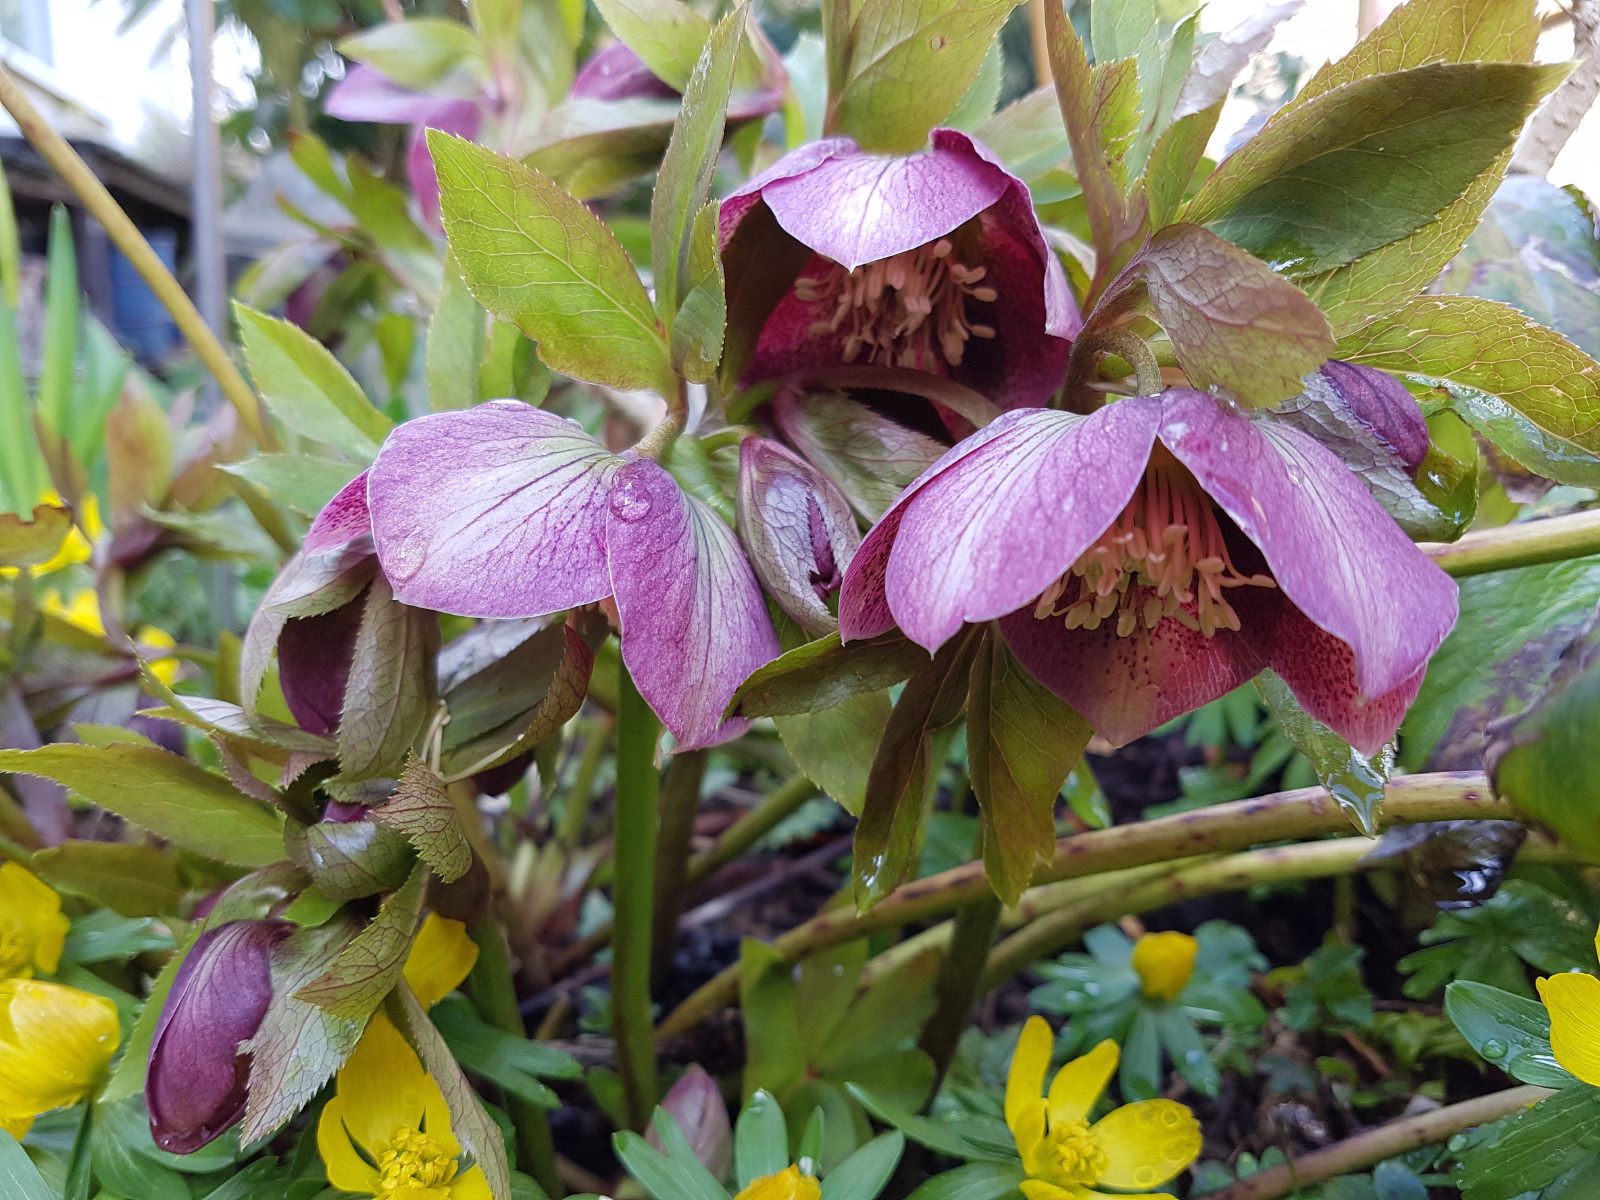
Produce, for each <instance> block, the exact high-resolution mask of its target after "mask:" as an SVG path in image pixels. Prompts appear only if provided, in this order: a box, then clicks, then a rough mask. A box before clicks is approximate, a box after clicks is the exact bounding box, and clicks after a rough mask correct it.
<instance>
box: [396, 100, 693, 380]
mask: <svg viewBox="0 0 1600 1200" xmlns="http://www.w3.org/2000/svg"><path fill="white" fill-rule="evenodd" d="M428 148H429V149H430V150H431V151H432V153H433V161H434V165H435V167H436V168H437V170H438V173H439V191H440V205H441V210H442V212H443V215H444V226H445V232H446V234H447V235H448V237H449V240H450V250H451V253H452V254H454V255H455V258H456V262H457V263H458V264H459V265H460V267H461V271H462V274H463V276H464V278H465V279H466V282H467V287H468V288H469V289H470V290H471V291H472V294H473V295H474V296H476V297H477V299H478V302H479V303H480V304H482V305H483V306H484V307H485V308H486V309H488V310H489V311H490V312H491V313H493V314H494V315H495V316H497V317H500V318H501V319H502V320H505V321H509V322H510V323H511V324H513V325H515V326H516V327H517V328H518V329H520V330H522V332H523V333H525V334H527V336H528V337H530V338H532V339H533V340H534V341H536V342H538V343H539V353H540V357H541V358H542V359H543V360H544V361H545V363H547V364H548V365H549V366H550V368H551V369H552V370H556V371H561V372H563V373H564V374H568V375H571V376H573V377H574V378H577V379H585V380H588V381H589V382H591V383H602V384H608V385H610V386H612V387H623V388H650V389H652V390H655V391H657V392H661V393H663V394H665V393H667V392H668V391H669V390H670V387H671V381H672V372H671V367H670V363H669V361H668V357H667V346H666V342H665V340H664V339H663V337H662V334H661V328H660V326H659V325H658V324H657V322H656V317H655V312H654V310H653V309H652V308H651V305H650V297H649V294H648V293H646V291H645V290H644V285H643V284H642V283H640V282H639V276H638V275H637V273H635V271H634V269H633V264H632V263H630V262H629V261H628V256H627V254H626V252H625V251H624V250H623V249H622V247H621V245H619V244H618V242H617V239H616V238H615V237H614V236H613V235H612V233H611V231H610V230H609V229H608V228H606V226H605V224H604V223H603V222H602V221H601V220H600V219H599V218H598V217H596V216H595V215H594V214H593V213H591V212H590V211H589V210H588V209H586V208H585V207H584V206H583V205H582V204H580V203H579V202H578V201H577V200H575V199H573V197H572V196H571V195H569V194H568V193H567V192H565V191H563V190H562V189H561V188H560V187H559V186H557V185H556V184H555V183H554V182H552V181H551V180H550V179H549V178H548V177H546V176H544V175H541V174H540V173H539V172H538V171H536V170H534V169H532V168H531V167H525V166H523V165H522V164H521V163H519V162H517V161H515V160H514V159H509V158H501V157H500V156H499V155H496V154H492V153H490V152H489V151H487V150H484V149H482V148H481V147H478V146H475V145H473V144H472V143H471V142H468V141H464V140H463V139H461V138H455V137H450V136H448V135H447V134H443V133H439V132H437V131H430V133H429V135H428Z"/></svg>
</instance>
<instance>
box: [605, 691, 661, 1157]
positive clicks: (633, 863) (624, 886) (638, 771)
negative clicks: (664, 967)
mask: <svg viewBox="0 0 1600 1200" xmlns="http://www.w3.org/2000/svg"><path fill="white" fill-rule="evenodd" d="M618 690H619V695H618V697H617V701H618V703H617V797H616V799H617V815H616V831H615V839H616V851H615V855H614V861H615V862H616V868H617V871H616V879H615V884H614V886H613V888H612V896H613V899H614V903H615V908H616V939H615V940H616V946H615V961H614V963H613V966H612V969H611V1025H612V1031H613V1034H614V1036H615V1038H616V1042H617V1065H618V1067H619V1068H620V1070H621V1073H622V1087H623V1094H624V1098H625V1100H626V1103H627V1109H628V1123H629V1124H630V1125H631V1126H632V1127H633V1128H634V1129H638V1130H643V1129H644V1128H645V1125H646V1122H648V1121H649V1119H650V1110H651V1109H652V1108H653V1107H654V1106H655V1102H656V1098H657V1096H658V1095H659V1093H660V1081H659V1079H658V1077H657V1073H656V1048H655V1044H654V1043H653V1042H652V1040H651V1037H650V1024H651V1017H650V937H651V933H652V925H653V921H652V919H651V910H652V909H653V907H654V901H655V870H656V821H657V814H656V802H657V799H658V797H659V793H660V789H661V777H660V775H659V774H658V773H657V771H656V743H657V742H658V741H659V740H660V737H661V723H660V722H659V721H658V720H656V715H655V713H653V712H651V711H650V706H649V705H648V704H646V703H645V702H644V698H643V697H642V696H640V695H639V689H638V688H636V687H634V685H633V677H632V676H630V675H629V674H628V669H627V668H626V667H623V668H622V671H621V679H620V687H619V689H618Z"/></svg>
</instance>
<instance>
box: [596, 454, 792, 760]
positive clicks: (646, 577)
mask: <svg viewBox="0 0 1600 1200" xmlns="http://www.w3.org/2000/svg"><path fill="white" fill-rule="evenodd" d="M605 537H606V544H607V546H608V547H609V550H610V569H611V591H612V592H613V594H614V595H615V597H616V604H617V615H618V617H619V619H620V622H621V625H622V661H623V662H624V663H626V664H627V667H628V670H629V671H630V672H631V673H632V675H633V681H634V683H635V684H636V685H637V686H638V688H639V694H640V695H642V696H643V697H644V698H645V700H646V701H647V702H648V703H649V705H650V707H651V708H653V709H655V711H656V715H657V716H659V717H660V718H661V721H662V723H663V724H664V725H665V726H666V727H667V728H668V729H669V730H671V732H672V736H673V737H674V738H676V739H677V741H678V748H679V749H680V750H694V749H698V748H700V747H703V746H711V745H715V744H717V743H718V742H724V741H727V740H728V739H729V738H733V737H737V736H738V735H739V734H741V733H743V732H744V731H745V729H746V728H748V726H749V722H748V721H746V720H744V719H743V718H736V719H734V720H730V721H724V720H723V719H722V713H723V710H724V709H726V708H727V707H728V701H729V700H731V699H732V698H733V693H734V691H735V690H736V689H737V688H738V686H739V685H740V684H741V683H743V682H744V681H745V679H746V677H747V676H749V674H750V673H751V672H752V671H754V670H755V669H756V668H757V667H760V666H763V665H765V664H766V663H768V662H770V661H771V660H772V659H774V658H776V657H777V655H778V649H779V647H778V636H777V634H776V633H775V632H774V631H773V628H772V620H771V618H770V617H768V615H767V606H766V602H765V600H764V599H763V598H762V595H761V589H760V587H759V586H757V584H756V579H755V576H754V575H753V574H752V573H751V571H750V564H749V563H748V562H746V561H745V556H744V551H743V550H742V549H741V548H740V546H739V542H738V539H737V538H735V537H734V533H733V530H731V529H729V528H728V526H727V525H726V524H724V523H723V521H722V519H721V518H720V517H718V516H717V514H716V513H715V512H714V511H713V510H712V509H710V508H709V507H707V506H706V505H705V504H704V503H702V502H701V501H699V500H697V499H695V498H694V497H692V496H688V495H686V494H685V493H684V492H683V489H681V488H680V487H679V486H678V485H677V483H676V481H674V480H673V478H672V476H670V475H668V474H667V473H666V471H664V470H662V469H661V467H660V466H658V465H657V464H656V463H654V462H651V461H649V460H648V459H639V460H636V461H633V462H630V463H628V464H626V465H625V466H623V467H622V468H621V469H620V470H618V471H617V472H616V475H615V483H614V487H613V489H612V491H611V497H610V505H609V507H608V509H607V512H606V525H605Z"/></svg>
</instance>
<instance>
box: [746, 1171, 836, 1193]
mask: <svg viewBox="0 0 1600 1200" xmlns="http://www.w3.org/2000/svg"><path fill="white" fill-rule="evenodd" d="M821 1197H822V1185H821V1184H819V1183H818V1182H817V1180H816V1177H815V1176H813V1175H807V1174H805V1173H804V1172H802V1171H801V1170H800V1168H799V1167H797V1166H788V1167H785V1168H784V1169H783V1170H781V1171H779V1172H777V1173H776V1174H773V1175H763V1176H762V1177H761V1178H760V1179H756V1180H753V1181H751V1184H750V1186H749V1187H747V1188H745V1189H744V1191H742V1192H740V1193H739V1194H738V1195H737V1196H735V1197H734V1198H733V1200H821Z"/></svg>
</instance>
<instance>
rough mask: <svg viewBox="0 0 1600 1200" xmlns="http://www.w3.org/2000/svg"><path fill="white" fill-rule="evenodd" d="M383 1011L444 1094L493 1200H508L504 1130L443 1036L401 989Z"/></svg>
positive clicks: (408, 992) (406, 990)
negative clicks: (484, 1103) (501, 1129)
mask: <svg viewBox="0 0 1600 1200" xmlns="http://www.w3.org/2000/svg"><path fill="white" fill-rule="evenodd" d="M385 1011H386V1012H387V1013H388V1014H389V1017H390V1019H391V1020H393V1021H394V1023H395V1025H396V1026H398V1027H399V1029H400V1032H401V1033H403V1034H404V1035H405V1038H406V1041H408V1042H410V1043H411V1045H412V1047H413V1048H414V1049H415V1050H416V1052H417V1057H418V1058H420V1059H421V1060H422V1065H423V1068H424V1069H425V1070H426V1071H427V1072H428V1074H429V1075H431V1076H433V1080H434V1082H435V1083H437V1084H438V1085H439V1090H440V1091H441V1092H443V1093H444V1099H445V1103H446V1104H448V1105H449V1106H450V1131H451V1132H452V1133H454V1134H455V1135H456V1138H457V1139H458V1140H459V1141H460V1142H461V1148H462V1149H463V1150H465V1151H466V1152H467V1153H468V1154H470V1155H471V1156H472V1158H473V1160H474V1161H475V1162H476V1163H477V1165H478V1166H480V1167H482V1168H483V1173H484V1175H485V1176H486V1177H487V1178H488V1181H489V1192H490V1194H491V1195H492V1196H493V1197H494V1200H510V1198H511V1164H510V1162H509V1161H508V1160H507V1158H506V1143H505V1139H504V1138H503V1137H502V1136H501V1134H500V1127H499V1126H498V1125H496V1124H495V1123H494V1121H493V1120H492V1119H491V1118H490V1117H489V1114H488V1113H487V1112H485V1111H484V1108H483V1102H482V1101H481V1100H479V1099H478V1096H477V1093H475V1092H474V1091H473V1090H472V1085H471V1084H470V1083H468V1082H467V1077H466V1076H465V1075H464V1074H462V1072H461V1066H460V1064H459V1063H457V1062H456V1059H455V1055H453V1054H451V1053H450V1047H449V1046H448V1045H446V1044H445V1040H444V1038H443V1037H442V1036H441V1035H440V1033H439V1030H438V1029H437V1028H436V1027H435V1026H434V1024H433V1022H432V1021H430V1020H428V1014H427V1013H426V1012H425V1011H423V1008H422V1005H421V1004H419V1003H417V998H416V997H415V996H413V995H412V994H411V989H410V988H399V989H397V990H396V991H395V992H393V993H391V994H390V996H389V1001H388V1004H387V1005H386V1006H385Z"/></svg>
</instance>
